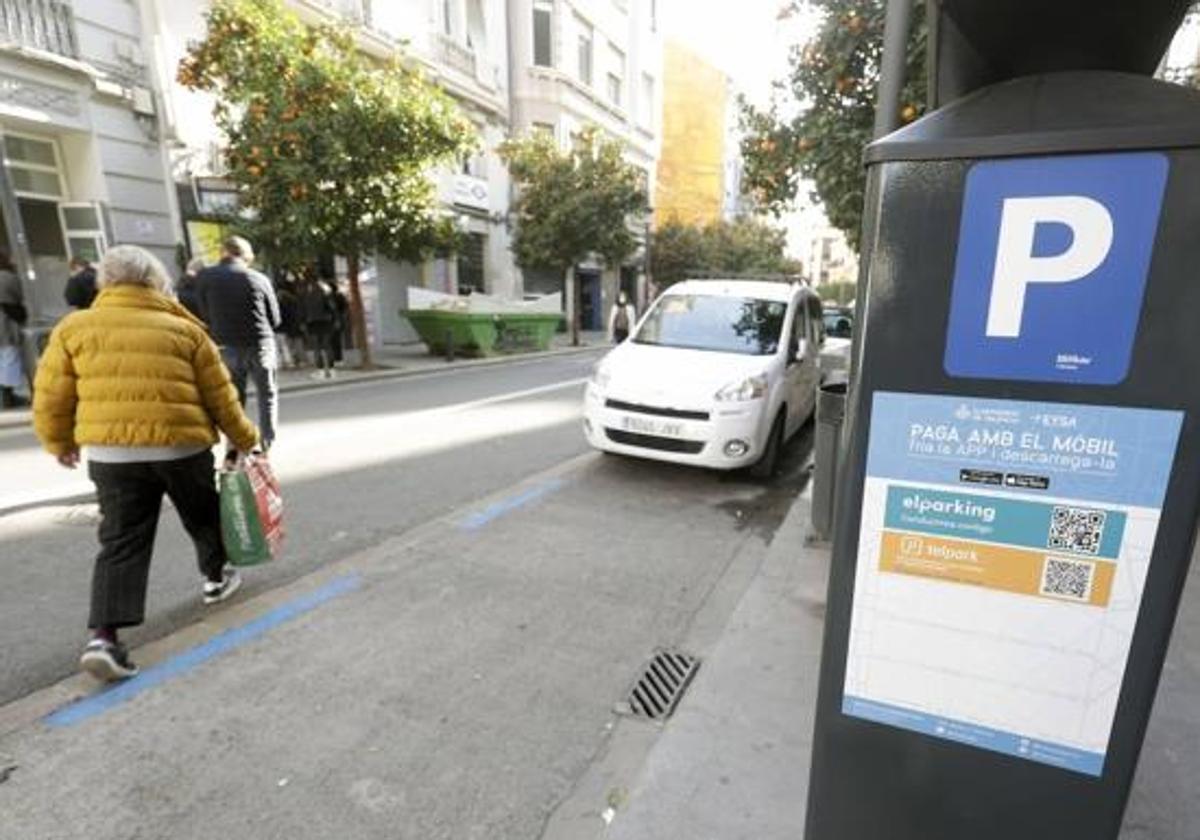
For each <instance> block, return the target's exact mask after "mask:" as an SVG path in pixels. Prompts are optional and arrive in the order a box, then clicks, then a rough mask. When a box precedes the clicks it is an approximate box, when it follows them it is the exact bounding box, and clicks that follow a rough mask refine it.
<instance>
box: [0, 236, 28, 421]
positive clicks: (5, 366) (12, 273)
mask: <svg viewBox="0 0 1200 840" xmlns="http://www.w3.org/2000/svg"><path fill="white" fill-rule="evenodd" d="M27 320H29V311H28V310H27V309H26V308H25V298H24V294H23V293H22V292H21V278H20V277H19V276H17V267H16V266H15V265H13V262H12V260H11V259H10V258H9V256H8V254H7V253H6V252H4V251H0V408H20V407H21V406H23V405H26V402H25V400H24V399H23V398H21V397H20V396H18V395H17V389H18V388H20V387H21V385H23V384H24V382H25V365H24V364H23V363H22V361H21V327H22V326H24V324H25V322H26V321H27Z"/></svg>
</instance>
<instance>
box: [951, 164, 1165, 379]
mask: <svg viewBox="0 0 1200 840" xmlns="http://www.w3.org/2000/svg"><path fill="white" fill-rule="evenodd" d="M1167 169H1168V163H1167V158H1166V156H1165V155H1162V154H1158V153H1134V154H1113V155H1079V156H1070V157H1045V158H1026V159H1021V160H997V161H985V162H982V163H978V164H976V165H975V166H974V167H972V169H971V171H970V172H969V173H968V175H967V186H966V194H965V196H964V199H963V210H962V221H961V224H960V227H959V240H958V258H957V262H956V265H955V272H954V286H953V292H952V297H951V301H950V323H949V328H948V330H947V336H946V355H945V359H944V367H945V369H946V373H948V374H949V375H951V376H959V377H976V378H981V379H1017V380H1031V381H1039V382H1075V383H1088V384H1098V385H1115V384H1117V383H1118V382H1121V381H1122V380H1123V379H1124V378H1125V376H1126V375H1127V374H1128V372H1129V364H1130V358H1131V355H1132V352H1133V340H1134V337H1135V335H1136V333H1137V324H1138V319H1139V316H1140V315H1141V309H1142V296H1143V293H1144V292H1145V288H1146V276H1147V274H1148V272H1149V268H1150V258H1151V255H1152V253H1153V250H1154V237H1155V233H1156V232H1157V230H1158V216H1159V210H1160V208H1161V206H1162V200H1163V191H1164V189H1165V186H1166V181H1167Z"/></svg>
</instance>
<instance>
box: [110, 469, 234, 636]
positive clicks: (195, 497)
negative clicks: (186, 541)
mask: <svg viewBox="0 0 1200 840" xmlns="http://www.w3.org/2000/svg"><path fill="white" fill-rule="evenodd" d="M213 466H214V464H213V455H212V452H209V451H204V452H201V453H199V454H197V455H193V456H191V457H190V458H181V459H179V460H175V461H145V462H139V463H133V464H107V463H102V462H97V461H90V462H89V463H88V476H89V477H90V478H91V479H92V481H93V482H94V483H95V485H96V495H97V496H98V498H99V501H100V515H101V517H102V518H101V521H100V553H99V554H98V555H96V568H95V571H94V572H93V574H92V610H91V616H90V617H89V618H88V627H90V628H92V629H96V628H98V627H114V628H115V627H132V626H134V625H138V624H141V623H142V621H143V620H144V618H145V614H146V584H147V582H148V581H149V578H150V556H151V554H152V553H153V551H154V535H155V533H156V531H157V530H158V515H159V512H160V510H161V509H162V498H163V494H164V493H166V495H167V497H168V498H169V499H170V500H171V503H172V504H173V505H174V506H175V510H177V511H179V518H180V519H181V520H183V527H184V528H185V529H186V530H187V532H188V534H189V535H190V536H191V538H192V541H193V542H194V543H195V544H196V559H197V561H198V563H199V566H200V573H201V574H202V575H204V576H205V577H206V578H207V579H208V580H220V579H221V575H222V571H223V569H224V568H225V548H224V546H223V545H222V543H221V507H220V501H219V498H218V496H217V490H216V484H215V482H214V480H213Z"/></svg>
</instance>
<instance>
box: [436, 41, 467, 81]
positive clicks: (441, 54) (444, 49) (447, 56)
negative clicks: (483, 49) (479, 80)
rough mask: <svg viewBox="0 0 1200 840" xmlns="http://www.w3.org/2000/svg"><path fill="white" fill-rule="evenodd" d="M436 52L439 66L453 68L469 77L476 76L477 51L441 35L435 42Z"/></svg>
mask: <svg viewBox="0 0 1200 840" xmlns="http://www.w3.org/2000/svg"><path fill="white" fill-rule="evenodd" d="M434 50H435V58H436V60H437V62H438V63H439V64H444V65H446V66H447V67H452V68H454V69H455V70H458V71H459V72H460V73H465V74H466V75H468V76H472V77H473V76H474V75H475V51H474V50H472V49H471V48H470V47H468V46H465V45H464V44H460V43H459V42H458V41H455V40H454V39H453V38H449V37H447V36H445V35H442V34H440V33H439V34H438V36H437V40H436V41H435V42H434Z"/></svg>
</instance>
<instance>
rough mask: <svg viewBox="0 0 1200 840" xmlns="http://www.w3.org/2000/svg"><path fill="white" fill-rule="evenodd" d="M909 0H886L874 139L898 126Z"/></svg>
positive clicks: (902, 88) (905, 55) (906, 52)
mask: <svg viewBox="0 0 1200 840" xmlns="http://www.w3.org/2000/svg"><path fill="white" fill-rule="evenodd" d="M912 5H913V0H888V4H887V14H886V16H885V18H884V23H883V62H882V66H881V67H880V72H879V94H878V96H877V98H876V103H875V137H876V138H879V137H882V136H883V135H885V134H888V133H890V132H892V131H895V130H896V129H897V128H899V127H900V96H901V92H902V91H903V90H904V71H905V68H906V66H907V63H908V62H907V61H906V59H907V57H908V32H909V30H910V29H911V28H912Z"/></svg>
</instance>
